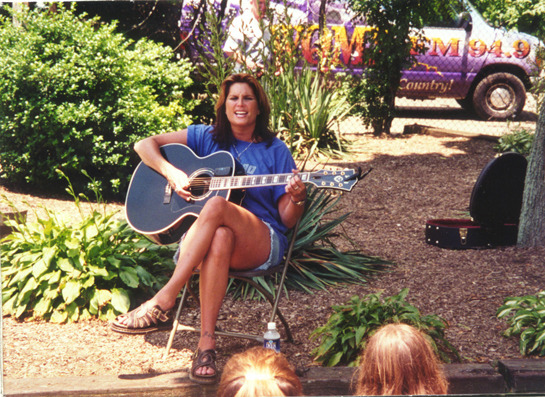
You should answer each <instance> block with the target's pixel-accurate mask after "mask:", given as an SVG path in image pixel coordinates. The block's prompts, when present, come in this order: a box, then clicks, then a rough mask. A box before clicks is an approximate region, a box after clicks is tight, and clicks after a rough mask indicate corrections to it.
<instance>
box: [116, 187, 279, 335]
mask: <svg viewBox="0 0 545 397" xmlns="http://www.w3.org/2000/svg"><path fill="white" fill-rule="evenodd" d="M223 228H225V229H228V230H229V233H228V234H229V237H228V239H229V240H231V239H232V240H233V242H232V249H231V255H230V258H229V257H228V258H227V259H226V260H225V261H224V262H225V263H227V269H226V270H225V271H228V269H229V267H231V268H234V269H239V270H242V269H253V268H255V267H258V266H260V265H261V264H263V263H264V262H265V261H266V260H267V258H268V255H269V251H270V238H269V230H268V228H267V226H266V225H265V224H264V223H263V222H262V221H261V220H260V219H258V218H257V217H256V216H255V215H253V214H252V213H250V212H249V211H247V210H246V209H244V208H242V207H240V206H238V205H236V204H233V203H231V202H228V201H226V200H225V199H224V198H222V197H214V198H211V199H210V200H209V201H208V202H207V204H206V205H205V206H204V208H203V210H202V212H201V214H200V215H199V217H198V218H197V220H196V221H195V223H194V224H193V226H192V227H191V229H189V231H188V232H187V235H186V237H185V239H184V241H183V243H182V244H181V246H180V256H179V258H178V263H177V265H176V268H175V269H174V273H173V274H172V277H171V278H170V280H169V281H168V282H167V283H166V284H165V286H164V287H163V288H161V290H160V291H159V292H157V294H156V295H155V296H154V297H153V298H152V299H150V300H149V301H148V302H146V304H145V305H146V307H149V306H155V305H159V307H160V308H161V309H162V310H168V309H170V308H172V307H173V306H174V304H175V301H176V297H177V296H178V294H179V293H180V291H181V289H182V288H183V286H184V285H185V283H186V282H187V281H188V280H189V278H190V277H191V274H192V272H193V270H194V269H196V268H197V267H199V266H200V265H201V263H203V262H204V261H205V258H207V256H208V255H209V254H210V253H211V251H213V250H212V243H213V241H214V239H215V238H220V239H221V238H225V236H224V237H221V234H220V235H217V234H216V233H217V232H218V230H220V229H223ZM224 235H227V233H225V234H224ZM218 241H219V240H218ZM228 244H231V243H228ZM215 249H217V248H214V250H215ZM224 254H225V253H224ZM211 258H212V257H210V260H211V261H212V259H211ZM207 262H208V261H207ZM220 262H221V261H220ZM216 266H220V265H219V264H216ZM224 294H225V290H224V291H223V295H224ZM205 295H208V293H205ZM223 295H222V299H223ZM205 300H206V297H205ZM148 305H149V306H148ZM219 305H220V306H221V300H220V302H219ZM207 310H208V309H207ZM218 310H219V307H218ZM205 317H206V315H205ZM210 317H213V318H214V320H213V321H214V326H213V327H211V331H213V330H214V329H215V321H216V318H217V313H216V316H210ZM125 320H126V317H125V318H123V317H120V318H119V320H118V321H119V322H120V323H123V322H124V321H125Z"/></svg>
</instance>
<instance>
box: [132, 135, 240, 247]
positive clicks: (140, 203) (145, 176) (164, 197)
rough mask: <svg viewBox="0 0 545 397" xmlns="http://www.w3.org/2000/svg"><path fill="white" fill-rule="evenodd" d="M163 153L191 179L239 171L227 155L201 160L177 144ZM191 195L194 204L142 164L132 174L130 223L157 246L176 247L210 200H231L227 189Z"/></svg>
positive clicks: (170, 145)
mask: <svg viewBox="0 0 545 397" xmlns="http://www.w3.org/2000/svg"><path fill="white" fill-rule="evenodd" d="M161 153H162V154H163V156H164V157H165V159H166V160H167V161H168V162H169V163H171V164H172V165H174V166H175V167H177V168H179V169H182V170H183V171H184V172H185V173H186V174H187V175H188V177H189V178H190V179H192V178H195V177H204V178H205V179H206V178H207V177H213V176H216V177H217V176H233V175H235V173H236V170H237V168H236V164H235V159H234V158H233V156H232V155H231V153H229V152H226V151H218V152H215V153H213V154H211V155H209V156H206V157H198V156H197V155H195V154H194V153H193V151H192V150H191V149H189V148H188V147H187V146H185V145H182V144H176V143H174V144H168V145H164V146H162V147H161ZM191 193H192V199H191V201H186V200H184V199H183V198H182V197H180V196H179V195H178V194H176V193H175V192H174V191H173V190H171V189H170V185H169V184H168V182H167V180H166V178H165V177H163V176H162V175H161V174H159V173H158V172H157V171H155V170H153V169H151V168H150V167H148V166H147V165H145V164H144V163H142V162H141V163H140V164H139V165H138V167H137V168H136V170H135V171H134V173H133V176H132V178H131V182H130V185H129V190H128V192H127V197H126V201H125V214H126V217H127V221H128V223H129V225H130V226H131V227H132V228H133V229H134V230H136V231H137V232H139V233H142V234H144V235H147V236H148V237H149V238H150V239H151V240H153V241H154V242H156V243H157V244H162V245H163V244H172V243H175V242H177V241H178V240H179V239H180V238H181V236H182V235H183V234H184V233H185V232H186V231H187V230H188V229H189V228H190V227H191V225H192V224H193V222H195V220H196V219H197V216H198V215H199V213H200V212H201V210H202V208H203V207H204V205H205V204H206V202H207V201H208V200H209V199H210V198H212V197H215V196H221V197H224V198H225V199H229V198H230V190H228V189H226V190H213V191H212V190H207V189H206V188H203V189H192V190H191Z"/></svg>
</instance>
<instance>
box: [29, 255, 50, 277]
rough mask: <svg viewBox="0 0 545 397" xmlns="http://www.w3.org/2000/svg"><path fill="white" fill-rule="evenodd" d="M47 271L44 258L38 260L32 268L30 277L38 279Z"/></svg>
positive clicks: (47, 267) (47, 266)
mask: <svg viewBox="0 0 545 397" xmlns="http://www.w3.org/2000/svg"><path fill="white" fill-rule="evenodd" d="M48 269H49V265H48V264H47V263H46V261H45V259H44V258H41V259H40V260H38V261H37V262H36V263H35V264H34V265H33V266H32V275H33V276H34V277H35V278H38V277H40V276H41V275H42V274H44V273H45V272H46V271H47V270H48Z"/></svg>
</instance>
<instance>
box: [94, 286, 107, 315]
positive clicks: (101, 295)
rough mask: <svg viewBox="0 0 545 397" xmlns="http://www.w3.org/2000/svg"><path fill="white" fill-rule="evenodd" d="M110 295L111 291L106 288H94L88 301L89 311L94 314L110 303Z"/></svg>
mask: <svg viewBox="0 0 545 397" xmlns="http://www.w3.org/2000/svg"><path fill="white" fill-rule="evenodd" d="M112 297H113V294H112V292H110V291H108V290H105V289H101V290H95V291H94V292H93V295H92V297H91V301H90V302H89V313H91V314H95V315H96V314H97V313H98V312H99V311H100V310H101V309H102V307H104V306H106V304H108V303H110V301H111V300H112Z"/></svg>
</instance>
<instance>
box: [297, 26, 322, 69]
mask: <svg viewBox="0 0 545 397" xmlns="http://www.w3.org/2000/svg"><path fill="white" fill-rule="evenodd" d="M319 28H320V27H319V26H318V25H311V26H309V27H307V28H306V30H305V32H304V33H303V37H302V38H301V50H302V52H303V57H304V58H305V59H306V60H307V62H308V63H310V64H311V65H316V64H318V60H317V59H315V57H314V54H315V53H316V51H317V49H316V48H313V47H312V44H313V43H312V36H313V33H314V32H315V31H316V30H318V29H319Z"/></svg>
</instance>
